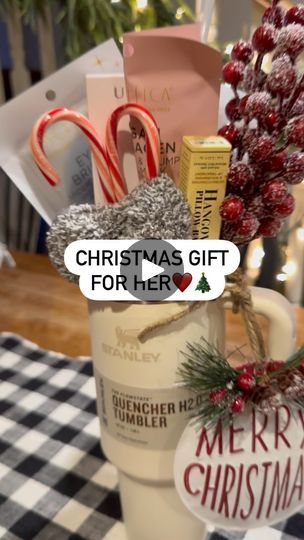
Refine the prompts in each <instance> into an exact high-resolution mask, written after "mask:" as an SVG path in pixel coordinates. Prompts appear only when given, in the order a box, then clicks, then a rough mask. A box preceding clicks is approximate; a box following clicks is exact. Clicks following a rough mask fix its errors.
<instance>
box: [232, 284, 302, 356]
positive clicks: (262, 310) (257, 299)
mask: <svg viewBox="0 0 304 540" xmlns="http://www.w3.org/2000/svg"><path fill="white" fill-rule="evenodd" d="M250 292H251V296H252V303H253V309H254V311H255V313H257V314H259V315H264V316H265V317H266V319H268V322H269V331H268V347H267V349H268V355H269V358H272V359H273V360H286V359H287V358H288V357H289V356H290V355H291V354H292V353H293V352H294V350H295V342H296V320H295V313H294V309H293V307H292V305H291V304H290V302H288V300H287V299H286V298H285V297H284V296H283V295H282V294H280V293H278V292H276V291H272V290H271V289H264V288H261V287H250ZM226 307H227V308H231V303H230V302H228V303H227V304H226Z"/></svg>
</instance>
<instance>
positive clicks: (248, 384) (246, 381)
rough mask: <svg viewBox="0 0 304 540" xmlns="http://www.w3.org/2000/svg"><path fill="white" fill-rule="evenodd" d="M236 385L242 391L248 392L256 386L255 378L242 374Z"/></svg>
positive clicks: (238, 377)
mask: <svg viewBox="0 0 304 540" xmlns="http://www.w3.org/2000/svg"><path fill="white" fill-rule="evenodd" d="M236 384H237V386H238V387H239V389H240V390H244V391H245V392H248V391H249V390H252V388H253V387H254V386H255V378H254V377H253V376H252V375H250V373H240V374H239V375H238V376H237V378H236Z"/></svg>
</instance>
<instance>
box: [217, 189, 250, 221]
mask: <svg viewBox="0 0 304 540" xmlns="http://www.w3.org/2000/svg"><path fill="white" fill-rule="evenodd" d="M244 209H245V207H244V203H243V201H242V199H240V197H237V196H236V195H229V196H228V197H226V198H225V199H224V200H223V202H222V204H221V207H220V215H221V217H222V219H224V220H225V221H235V220H238V219H240V218H241V217H242V215H243V213H244Z"/></svg>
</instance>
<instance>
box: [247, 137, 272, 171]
mask: <svg viewBox="0 0 304 540" xmlns="http://www.w3.org/2000/svg"><path fill="white" fill-rule="evenodd" d="M273 152H274V144H273V140H272V138H271V137H269V135H262V136H261V137H259V138H258V139H257V140H256V141H253V142H252V143H251V145H250V147H249V149H248V153H249V155H250V157H251V159H252V161H253V162H256V163H259V164H260V163H263V162H266V161H268V160H269V159H270V158H271V156H272V154H273Z"/></svg>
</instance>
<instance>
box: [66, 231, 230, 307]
mask: <svg viewBox="0 0 304 540" xmlns="http://www.w3.org/2000/svg"><path fill="white" fill-rule="evenodd" d="M239 260H240V254H239V250H238V248H237V247H236V246H235V245H234V244H232V243H231V242H227V241H223V240H204V241H203V240H196V241H193V240H170V241H163V240H141V241H135V240H81V241H76V242H73V243H72V244H70V245H69V246H68V248H67V249H66V251H65V265H66V267H67V268H68V270H69V271H70V272H72V273H74V274H76V275H77V274H78V275H79V276H80V279H79V286H80V289H81V291H82V293H83V294H84V295H85V296H86V297H87V298H89V299H92V300H120V301H122V300H125V301H130V300H134V297H135V298H136V299H138V300H147V301H162V300H172V301H178V300H213V299H215V298H218V297H219V296H220V295H221V294H222V292H223V290H224V286H225V275H228V274H230V273H232V272H234V270H235V269H236V268H237V267H238V265H239Z"/></svg>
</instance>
